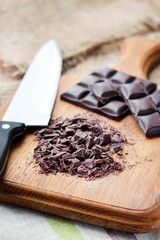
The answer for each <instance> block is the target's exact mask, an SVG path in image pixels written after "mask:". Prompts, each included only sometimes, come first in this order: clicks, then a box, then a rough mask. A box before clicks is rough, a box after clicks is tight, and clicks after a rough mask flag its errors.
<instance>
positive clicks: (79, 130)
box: [34, 114, 126, 180]
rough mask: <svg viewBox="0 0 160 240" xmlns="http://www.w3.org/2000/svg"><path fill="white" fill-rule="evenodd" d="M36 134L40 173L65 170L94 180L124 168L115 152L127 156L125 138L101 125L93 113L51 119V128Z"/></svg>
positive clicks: (55, 172)
mask: <svg viewBox="0 0 160 240" xmlns="http://www.w3.org/2000/svg"><path fill="white" fill-rule="evenodd" d="M35 135H36V139H37V141H38V146H37V147H36V148H35V149H34V158H35V162H36V163H37V164H39V166H40V167H41V171H40V172H41V173H44V174H48V173H53V174H57V173H58V172H66V173H69V174H71V175H73V174H74V175H77V176H78V177H84V178H85V179H86V180H92V179H96V178H98V177H104V176H107V175H108V174H110V173H113V172H121V171H122V170H123V169H124V166H123V165H122V164H121V163H120V162H117V161H115V160H114V156H113V155H114V154H116V155H117V156H122V157H124V156H123V154H122V150H123V145H124V144H125V143H126V138H125V137H124V136H123V134H122V133H121V132H119V131H118V130H116V129H115V128H113V127H110V126H105V127H104V124H103V127H102V125H101V122H100V120H99V119H95V118H92V117H91V116H90V115H86V114H79V115H76V116H74V117H72V118H66V119H61V118H58V119H55V120H54V119H51V120H50V123H49V125H48V127H47V128H42V129H40V130H37V131H36V132H35Z"/></svg>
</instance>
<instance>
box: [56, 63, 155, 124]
mask: <svg viewBox="0 0 160 240" xmlns="http://www.w3.org/2000/svg"><path fill="white" fill-rule="evenodd" d="M139 81H140V82H143V86H144V87H145V89H146V91H147V92H148V93H152V92H153V91H154V90H155V89H156V84H155V83H152V82H150V81H147V80H142V79H139V78H136V77H133V76H130V75H128V74H125V73H123V72H120V71H116V70H114V69H110V68H108V67H106V66H102V67H100V68H98V69H97V70H96V71H94V72H93V73H91V74H90V75H88V76H87V77H86V78H84V79H82V80H81V81H80V82H79V83H77V84H76V85H74V86H73V87H72V88H70V89H69V90H68V91H66V92H65V93H63V94H62V95H61V99H62V100H65V101H68V102H70V103H73V104H75V105H77V106H80V107H83V108H85V109H87V110H91V111H93V112H96V113H99V114H101V115H104V116H106V117H109V118H111V119H114V120H120V119H122V118H123V117H125V116H126V115H127V114H128V113H129V112H130V110H129V108H128V106H127V105H126V103H125V102H124V100H123V98H122V97H121V95H120V93H119V87H120V86H121V85H123V84H124V85H126V84H129V83H132V82H139Z"/></svg>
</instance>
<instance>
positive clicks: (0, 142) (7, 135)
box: [0, 121, 25, 177]
mask: <svg viewBox="0 0 160 240" xmlns="http://www.w3.org/2000/svg"><path fill="white" fill-rule="evenodd" d="M24 130H25V124H24V123H18V122H8V121H0V177H1V176H2V174H3V172H4V168H5V165H6V162H7V158H8V155H9V150H10V146H11V143H12V140H13V139H14V138H15V137H17V136H19V135H21V134H23V132H24Z"/></svg>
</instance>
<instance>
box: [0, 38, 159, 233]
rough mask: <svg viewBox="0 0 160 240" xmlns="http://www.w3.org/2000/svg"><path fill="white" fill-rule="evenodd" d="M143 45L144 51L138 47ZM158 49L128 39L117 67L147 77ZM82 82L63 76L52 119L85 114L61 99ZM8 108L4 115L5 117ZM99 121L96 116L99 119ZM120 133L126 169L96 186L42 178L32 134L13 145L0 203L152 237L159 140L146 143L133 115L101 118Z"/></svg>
mask: <svg viewBox="0 0 160 240" xmlns="http://www.w3.org/2000/svg"><path fill="white" fill-rule="evenodd" d="M139 46H140V47H139ZM159 51H160V44H159V43H156V42H154V41H151V40H147V39H145V38H139V37H134V38H130V39H127V40H126V41H125V42H124V44H123V48H122V61H121V63H119V64H117V66H116V68H117V69H119V70H123V71H125V72H127V73H129V74H133V75H136V76H139V77H143V78H145V77H146V75H147V72H148V71H149V70H150V68H151V67H153V65H154V64H155V63H157V61H158V60H159V58H160V57H159V55H160V54H158V53H159ZM81 78H82V77H80V76H74V77H62V78H61V82H60V87H59V92H58V97H57V100H56V104H55V108H54V111H53V118H56V117H59V116H62V117H69V116H73V115H75V114H77V113H80V112H86V110H84V109H82V108H79V107H76V106H74V105H72V104H69V103H66V102H64V101H61V100H60V97H59V96H60V94H61V93H62V92H64V91H65V90H67V89H68V88H69V87H71V86H72V85H73V84H75V83H76V82H78V81H79V80H80V79H81ZM6 108H7V106H4V107H3V108H2V109H1V111H0V116H1V117H2V116H3V114H4V112H5V110H6ZM95 116H97V115H96V114H95ZM102 119H103V120H105V121H107V123H109V124H111V125H113V126H114V127H116V128H117V129H119V130H121V131H122V132H123V133H124V134H125V135H126V137H127V140H128V141H129V142H132V143H134V144H133V145H126V146H125V150H124V151H125V152H128V155H127V156H126V160H127V163H126V169H125V170H124V171H123V172H122V173H120V174H118V175H109V176H107V177H105V178H100V179H96V180H95V181H86V180H84V179H81V178H78V177H76V176H69V175H67V174H62V173H59V174H57V175H53V174H49V175H48V176H47V175H42V174H39V173H38V171H39V167H38V166H36V165H35V163H34V159H33V150H34V147H35V146H36V144H37V142H36V141H35V136H34V135H33V129H28V130H27V132H26V134H25V136H24V137H23V139H21V140H19V141H16V142H14V144H13V146H12V149H11V153H10V156H9V161H8V164H7V169H6V173H5V175H4V177H3V179H2V180H1V182H0V200H1V201H4V202H8V203H13V204H16V205H20V206H24V207H29V208H32V209H36V210H40V211H44V212H48V213H52V214H56V215H60V216H64V217H67V218H71V219H77V220H81V221H84V222H89V223H93V224H97V225H101V226H107V227H110V228H114V229H119V230H124V231H129V232H139V233H142V232H149V231H152V230H154V229H156V228H158V227H159V226H160V220H159V214H160V199H159V196H160V174H159V172H160V164H159V154H160V150H159V146H160V138H155V139H146V138H145V136H144V134H143V133H142V132H141V130H140V128H139V127H138V125H137V123H136V122H135V120H134V119H133V117H132V116H128V117H126V118H125V119H123V120H122V121H120V122H115V121H112V120H109V119H106V118H104V117H102Z"/></svg>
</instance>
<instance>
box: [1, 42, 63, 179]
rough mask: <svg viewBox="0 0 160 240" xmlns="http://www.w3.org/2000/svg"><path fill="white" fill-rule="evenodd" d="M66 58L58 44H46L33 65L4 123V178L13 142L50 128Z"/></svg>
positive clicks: (2, 158)
mask: <svg viewBox="0 0 160 240" xmlns="http://www.w3.org/2000/svg"><path fill="white" fill-rule="evenodd" d="M61 70H62V56H61V51H60V48H59V46H58V44H57V43H56V42H55V41H54V40H49V41H48V42H47V43H45V44H44V45H43V46H42V47H41V48H40V50H39V51H38V53H37V54H36V55H35V57H34V59H33V60H32V62H31V65H30V66H29V68H28V70H27V72H26V74H25V75H24V77H23V79H22V82H21V84H20V86H19V87H18V89H17V91H16V93H15V95H14V97H13V99H12V101H11V103H10V105H9V107H8V109H7V111H6V112H5V114H4V116H3V119H2V121H0V176H2V173H3V172H4V168H5V165H6V162H7V158H8V155H9V149H10V146H11V143H12V140H13V139H14V138H15V137H17V136H19V135H21V134H23V133H24V131H25V129H26V127H27V126H47V125H48V123H49V120H50V117H51V114H52V109H53V106H54V102H55V99H56V95H57V91H58V86H59V79H60V76H61Z"/></svg>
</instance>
